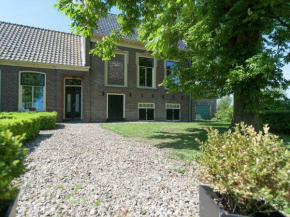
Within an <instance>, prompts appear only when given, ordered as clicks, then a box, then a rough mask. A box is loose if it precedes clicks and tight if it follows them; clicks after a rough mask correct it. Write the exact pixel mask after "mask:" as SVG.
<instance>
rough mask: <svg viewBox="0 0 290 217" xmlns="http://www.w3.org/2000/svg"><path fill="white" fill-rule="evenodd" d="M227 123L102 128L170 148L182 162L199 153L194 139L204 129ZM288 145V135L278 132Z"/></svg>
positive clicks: (107, 125)
mask: <svg viewBox="0 0 290 217" xmlns="http://www.w3.org/2000/svg"><path fill="white" fill-rule="evenodd" d="M229 125H230V123H228V122H213V121H204V122H191V123H180V122H136V123H104V124H101V127H102V128H104V129H108V130H111V131H113V132H116V133H118V134H120V135H122V136H124V137H129V138H138V139H140V140H142V141H143V142H145V143H148V144H152V145H155V146H156V147H159V148H169V149H171V153H172V155H173V156H177V157H179V158H180V159H182V160H185V161H192V160H194V158H195V156H196V154H198V153H199V148H198V143H197V142H196V141H195V139H196V138H197V139H199V140H201V141H205V140H206V139H207V132H206V130H205V129H206V128H207V127H210V126H212V127H213V128H215V129H218V130H219V131H220V132H221V133H223V132H225V131H226V130H228V128H229ZM279 137H280V138H281V139H283V140H284V141H285V144H286V145H287V147H288V148H290V136H289V135H279Z"/></svg>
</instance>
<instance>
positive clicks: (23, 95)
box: [20, 72, 45, 111]
mask: <svg viewBox="0 0 290 217" xmlns="http://www.w3.org/2000/svg"><path fill="white" fill-rule="evenodd" d="M29 108H36V110H38V111H44V110H45V74H42V73H34V72H21V73H20V110H27V109H29Z"/></svg>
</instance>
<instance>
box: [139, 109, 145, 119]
mask: <svg viewBox="0 0 290 217" xmlns="http://www.w3.org/2000/svg"><path fill="white" fill-rule="evenodd" d="M139 120H141V121H144V120H146V109H139Z"/></svg>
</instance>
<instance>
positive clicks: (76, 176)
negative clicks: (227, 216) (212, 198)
mask: <svg viewBox="0 0 290 217" xmlns="http://www.w3.org/2000/svg"><path fill="white" fill-rule="evenodd" d="M27 146H28V147H29V148H30V150H31V151H30V154H29V156H28V160H29V166H28V168H29V169H30V170H29V172H27V173H26V174H25V175H24V176H23V177H22V178H21V180H20V181H21V183H22V186H21V192H20V195H19V202H18V208H17V216H198V187H197V184H196V182H195V179H194V175H193V172H192V171H193V170H192V167H193V165H184V164H183V162H181V161H179V160H177V159H170V158H168V150H165V149H158V148H156V147H153V146H151V145H148V144H143V143H142V142H140V141H137V140H136V139H128V138H123V137H122V136H120V135H117V134H115V133H113V132H110V131H108V130H104V129H102V128H101V127H100V126H99V125H98V124H84V123H77V124H60V125H58V129H57V130H51V131H41V133H40V135H39V137H38V138H37V139H36V140H34V141H32V142H30V143H28V144H27ZM179 168H185V170H186V173H185V174H184V175H183V174H181V173H178V172H175V171H174V170H175V169H179Z"/></svg>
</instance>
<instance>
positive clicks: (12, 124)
mask: <svg viewBox="0 0 290 217" xmlns="http://www.w3.org/2000/svg"><path fill="white" fill-rule="evenodd" d="M39 127H40V117H39V116H38V115H35V114H30V113H27V112H22V113H17V112H10V113H6V112H4V113H1V115H0V130H1V131H4V130H10V131H11V132H12V134H13V136H17V135H23V134H25V140H26V141H27V140H31V139H34V138H35V137H36V136H37V135H38V134H39Z"/></svg>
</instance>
